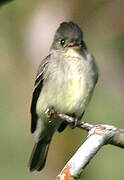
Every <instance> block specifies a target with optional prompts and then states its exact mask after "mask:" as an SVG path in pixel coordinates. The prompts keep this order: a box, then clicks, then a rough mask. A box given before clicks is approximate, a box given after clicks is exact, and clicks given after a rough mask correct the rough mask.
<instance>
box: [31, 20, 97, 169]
mask: <svg viewBox="0 0 124 180" xmlns="http://www.w3.org/2000/svg"><path fill="white" fill-rule="evenodd" d="M97 79H98V71H97V67H96V64H95V61H94V58H93V56H92V55H91V54H90V53H89V52H88V50H87V47H86V45H85V43H84V41H83V33H82V31H81V29H80V28H79V26H78V25H76V24H75V23H73V22H64V23H62V24H60V27H59V28H58V29H57V31H56V33H55V36H54V41H53V43H52V46H51V48H50V53H49V55H48V56H47V57H46V58H45V59H44V60H42V61H41V64H40V66H39V69H38V73H37V77H36V81H35V88H34V92H33V98H32V104H31V115H32V124H31V132H32V133H33V132H34V131H36V134H35V141H36V144H35V147H34V149H33V152H32V155H31V158H30V162H29V169H30V171H34V170H37V171H40V170H41V169H42V168H43V167H44V165H45V161H46V156H47V152H48V148H49V144H50V141H51V139H52V136H53V134H54V133H55V132H56V131H57V130H58V131H59V132H61V131H62V130H64V128H65V127H66V123H65V122H62V121H61V120H56V119H53V118H48V117H46V114H45V112H46V110H47V109H50V108H52V107H53V108H55V109H56V111H57V112H59V113H63V114H67V115H70V116H75V117H77V118H78V119H81V118H82V116H83V113H84V111H85V108H86V106H87V104H88V102H89V100H90V98H91V96H92V93H93V90H94V87H95V84H96V82H97Z"/></svg>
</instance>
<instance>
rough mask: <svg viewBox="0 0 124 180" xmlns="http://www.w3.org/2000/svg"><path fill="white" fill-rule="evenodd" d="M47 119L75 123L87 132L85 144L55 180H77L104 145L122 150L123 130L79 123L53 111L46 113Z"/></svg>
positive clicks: (104, 125)
mask: <svg viewBox="0 0 124 180" xmlns="http://www.w3.org/2000/svg"><path fill="white" fill-rule="evenodd" d="M46 114H47V116H48V117H51V116H52V117H54V118H56V119H61V120H64V121H66V122H67V123H69V124H72V123H76V122H77V124H76V127H78V128H81V129H84V130H86V131H88V136H87V138H86V140H85V142H84V143H83V144H82V145H81V146H80V148H79V149H78V150H77V152H76V153H75V154H74V155H73V157H72V158H71V159H70V160H69V161H68V162H67V163H66V165H65V167H64V168H63V170H62V171H61V173H60V174H59V175H58V176H57V178H56V180H78V179H80V176H81V173H82V171H83V169H84V168H85V167H86V165H87V164H88V163H89V162H90V160H91V159H92V158H93V157H94V155H95V154H96V153H97V152H98V151H99V149H100V148H101V147H102V146H103V145H106V144H112V145H115V146H118V147H121V148H124V129H120V128H116V127H115V126H111V125H106V124H98V125H93V124H89V123H85V122H79V121H77V119H75V118H73V117H70V116H68V115H65V114H60V113H58V112H56V111H55V110H54V109H50V110H48V111H47V112H46Z"/></svg>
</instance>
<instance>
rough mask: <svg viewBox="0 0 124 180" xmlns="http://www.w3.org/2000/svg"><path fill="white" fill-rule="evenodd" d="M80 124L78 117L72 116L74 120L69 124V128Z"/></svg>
mask: <svg viewBox="0 0 124 180" xmlns="http://www.w3.org/2000/svg"><path fill="white" fill-rule="evenodd" d="M79 125H80V120H79V119H78V118H74V122H72V123H71V124H70V127H71V129H74V128H76V127H78V126H79Z"/></svg>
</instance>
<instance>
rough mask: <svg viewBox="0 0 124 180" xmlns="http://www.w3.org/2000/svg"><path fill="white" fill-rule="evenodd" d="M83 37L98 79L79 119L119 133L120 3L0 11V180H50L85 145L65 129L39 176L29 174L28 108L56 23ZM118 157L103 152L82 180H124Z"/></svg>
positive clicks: (45, 3)
mask: <svg viewBox="0 0 124 180" xmlns="http://www.w3.org/2000/svg"><path fill="white" fill-rule="evenodd" d="M69 20H71V21H74V22H76V23H78V24H79V25H80V27H81V28H82V29H83V31H84V39H85V41H86V43H87V46H88V48H89V51H90V52H92V53H93V54H94V56H95V57H96V62H97V64H98V67H99V71H100V78H99V82H98V84H97V87H96V89H95V93H94V96H93V98H92V101H91V103H90V105H89V106H88V108H87V111H86V113H85V116H84V121H87V122H91V123H106V124H113V125H115V126H117V127H121V128H124V123H123V122H124V1H123V0H112V1H110V0H92V1H91V0H77V1H75V0H71V1H66V0H60V1H58V0H52V1H50V0H37V1H34V0H21V1H17V0H15V1H13V2H11V3H8V4H6V5H3V6H1V7H0V179H1V180H17V179H18V180H22V179H23V180H40V179H42V180H53V179H55V176H56V175H57V174H58V173H59V172H60V171H61V169H62V168H63V167H64V165H65V163H66V162H67V161H68V160H69V158H70V157H71V156H72V155H73V154H74V152H75V151H76V150H77V148H78V147H79V146H80V145H81V144H82V142H83V141H84V138H85V137H86V132H84V131H81V130H79V129H75V130H70V129H69V128H67V129H66V130H65V131H64V132H63V133H61V134H57V135H56V136H55V137H54V138H53V140H52V143H51V146H50V150H49V153H48V158H47V163H46V166H45V169H44V170H43V171H42V172H40V173H29V172H28V168H27V163H28V159H29V156H30V153H31V151H32V148H33V144H34V140H33V136H32V135H31V134H30V113H29V111H30V110H29V109H30V103H31V97H32V91H33V84H34V79H35V74H36V70H37V67H38V64H39V63H40V61H41V59H42V58H44V57H45V56H46V55H47V54H48V50H49V47H50V45H51V42H52V39H53V34H54V32H55V30H56V28H57V27H58V26H59V24H60V23H61V22H62V21H69ZM123 167H124V150H123V149H120V148H117V147H114V146H112V145H111V146H109V145H108V146H105V147H103V148H102V149H101V150H100V151H99V153H98V154H97V155H96V156H95V157H94V158H93V160H92V161H91V162H90V164H89V165H88V166H87V167H86V169H85V170H84V173H83V176H82V180H83V179H87V180H106V179H109V180H116V179H119V180H123V179H124V170H123V169H124V168H123Z"/></svg>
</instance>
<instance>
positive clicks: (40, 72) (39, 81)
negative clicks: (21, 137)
mask: <svg viewBox="0 0 124 180" xmlns="http://www.w3.org/2000/svg"><path fill="white" fill-rule="evenodd" d="M49 58H50V55H49V56H47V57H46V58H45V59H43V60H42V61H41V64H40V65H39V68H38V71H37V75H36V80H35V84H34V91H33V96H32V102H31V109H30V112H31V133H33V132H34V131H35V130H36V126H37V119H38V117H37V113H36V104H37V100H38V97H39V94H40V92H41V90H42V86H43V80H44V76H43V75H44V72H45V71H46V69H47V65H48V61H49Z"/></svg>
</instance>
